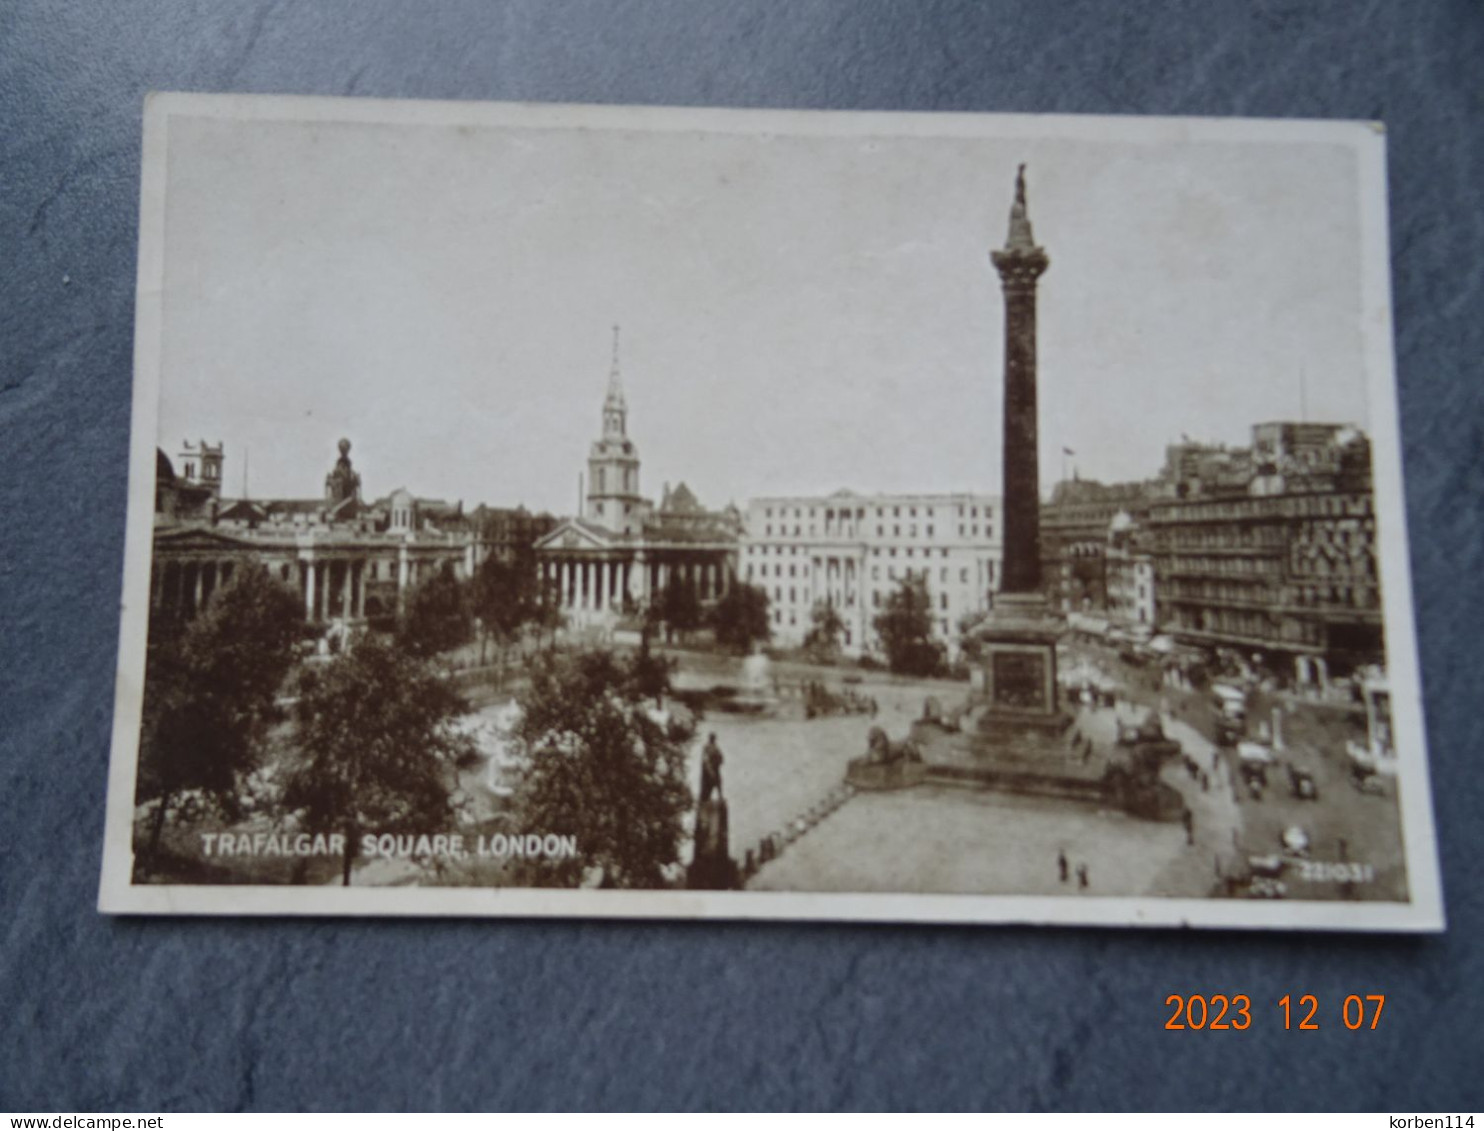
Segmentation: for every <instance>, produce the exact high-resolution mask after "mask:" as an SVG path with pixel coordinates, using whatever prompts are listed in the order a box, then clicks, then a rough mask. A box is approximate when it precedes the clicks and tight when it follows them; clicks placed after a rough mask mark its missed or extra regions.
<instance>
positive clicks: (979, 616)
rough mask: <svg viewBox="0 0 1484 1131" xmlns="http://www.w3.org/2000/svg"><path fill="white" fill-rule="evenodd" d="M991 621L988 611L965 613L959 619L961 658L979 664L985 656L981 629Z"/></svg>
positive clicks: (969, 662) (968, 662)
mask: <svg viewBox="0 0 1484 1131" xmlns="http://www.w3.org/2000/svg"><path fill="white" fill-rule="evenodd" d="M988 621H989V614H988V613H987V612H983V611H980V612H973V613H965V614H964V615H963V616H961V617H959V619H958V639H959V646H958V648H959V653H958V654H959V658H960V659H961V660H963V661H964V662H965V663H967V664H977V663H978V662H979V661H980V660H982V659H983V658H984V639H983V637H982V636H981V635H980V633H979V630H980V629H981V628H983V627H984V625H985V624H986V623H987V622H988Z"/></svg>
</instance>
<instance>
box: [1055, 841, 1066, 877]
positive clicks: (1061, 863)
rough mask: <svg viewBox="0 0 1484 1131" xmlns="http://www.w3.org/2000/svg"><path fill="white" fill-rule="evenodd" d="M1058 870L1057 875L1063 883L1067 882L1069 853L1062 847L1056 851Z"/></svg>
mask: <svg viewBox="0 0 1484 1131" xmlns="http://www.w3.org/2000/svg"><path fill="white" fill-rule="evenodd" d="M1056 872H1057V876H1058V877H1059V878H1060V879H1061V882H1062V883H1066V882H1067V854H1066V852H1065V851H1064V850H1062V849H1058V850H1057V853H1056Z"/></svg>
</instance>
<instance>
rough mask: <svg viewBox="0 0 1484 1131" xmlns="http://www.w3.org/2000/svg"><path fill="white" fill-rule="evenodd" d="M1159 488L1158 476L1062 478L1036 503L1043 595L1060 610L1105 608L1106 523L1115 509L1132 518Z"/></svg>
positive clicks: (1140, 515)
mask: <svg viewBox="0 0 1484 1131" xmlns="http://www.w3.org/2000/svg"><path fill="white" fill-rule="evenodd" d="M1163 491H1164V484H1163V483H1162V482H1161V481H1160V480H1147V481H1136V482H1132V483H1099V482H1097V481H1096V480H1091V479H1064V480H1062V481H1061V482H1060V483H1058V484H1057V485H1056V486H1055V487H1054V488H1052V492H1051V500H1050V502H1046V503H1043V504H1042V505H1041V577H1042V584H1043V586H1044V587H1045V590H1046V598H1047V600H1048V601H1049V602H1050V604H1051V607H1052V608H1053V609H1057V610H1059V611H1061V612H1063V613H1092V614H1095V615H1101V614H1103V613H1105V612H1109V611H1111V610H1110V609H1109V603H1110V600H1111V597H1110V594H1109V592H1108V585H1109V579H1108V577H1107V570H1108V564H1107V562H1106V560H1105V558H1106V555H1107V553H1108V547H1109V543H1108V531H1109V526H1110V524H1111V523H1112V522H1113V520H1114V518H1115V517H1116V516H1117V515H1120V514H1122V515H1125V516H1126V517H1127V518H1129V519H1130V520H1131V521H1132V522H1133V523H1134V524H1136V525H1137V524H1141V523H1143V522H1144V521H1145V520H1146V519H1147V518H1148V516H1149V505H1150V503H1151V502H1152V501H1153V500H1154V499H1156V498H1158V497H1159V496H1160V495H1161V493H1162V492H1163Z"/></svg>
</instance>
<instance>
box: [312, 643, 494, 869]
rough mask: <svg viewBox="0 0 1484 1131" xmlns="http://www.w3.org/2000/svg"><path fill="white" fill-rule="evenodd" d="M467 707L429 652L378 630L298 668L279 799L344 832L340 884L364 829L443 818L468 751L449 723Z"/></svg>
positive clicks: (437, 826)
mask: <svg viewBox="0 0 1484 1131" xmlns="http://www.w3.org/2000/svg"><path fill="white" fill-rule="evenodd" d="M465 710H466V706H465V704H464V702H463V700H462V699H461V698H460V697H459V695H458V693H457V692H456V691H454V689H453V688H452V687H450V686H449V684H448V683H447V682H445V681H444V680H443V679H441V678H439V676H438V675H437V674H436V673H435V672H434V671H433V670H432V669H431V668H429V667H428V665H427V663H426V662H425V661H423V660H420V659H418V658H417V657H415V656H411V655H408V654H407V653H406V652H405V651H403V650H402V649H401V648H399V647H398V646H397V645H396V644H395V643H393V642H389V641H386V640H383V639H382V638H380V637H376V636H367V637H365V638H364V639H362V640H361V641H360V642H359V643H358V644H357V645H356V646H355V648H354V649H352V650H351V651H350V652H348V653H345V654H344V655H341V656H337V657H336V658H335V659H333V660H331V661H330V662H329V663H328V664H326V665H325V666H324V667H323V668H321V669H320V670H318V671H306V672H305V673H304V676H303V680H302V693H301V695H300V698H299V704H298V712H297V716H298V746H299V759H298V762H297V764H296V765H295V766H294V768H293V770H292V771H291V773H290V775H289V779H288V784H287V787H286V788H285V790H284V797H283V802H284V806H285V808H286V809H287V810H289V811H290V812H296V813H298V814H299V816H300V818H301V820H302V821H303V823H304V825H305V827H306V828H309V829H312V830H314V831H316V832H329V833H340V834H341V835H342V836H344V837H345V851H344V855H343V857H342V873H341V882H342V883H343V884H344V885H345V886H347V887H349V886H350V871H351V865H352V864H353V863H354V861H355V857H356V855H357V852H358V850H359V847H360V839H361V836H362V835H363V834H365V833H375V834H377V835H380V834H382V833H429V832H438V831H441V830H443V829H446V828H448V827H449V825H450V824H451V822H452V820H453V818H454V806H453V802H452V796H453V792H454V789H455V787H456V785H457V773H456V771H457V770H458V768H459V767H460V766H461V765H464V764H467V762H468V760H469V759H471V758H472V757H473V756H474V746H473V742H472V740H471V739H470V738H469V737H468V736H467V735H464V734H460V733H458V732H457V731H456V730H455V729H454V726H453V724H454V721H455V720H456V719H457V718H458V717H459V716H460V715H462V714H463V713H464V712H465Z"/></svg>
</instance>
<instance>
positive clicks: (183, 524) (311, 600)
mask: <svg viewBox="0 0 1484 1131" xmlns="http://www.w3.org/2000/svg"><path fill="white" fill-rule="evenodd" d="M201 447H202V448H203V449H204V448H205V447H206V445H205V444H202V445H201ZM211 450H212V451H213V452H214V453H215V454H216V456H217V464H216V471H215V474H213V475H211V476H210V477H209V478H208V479H207V480H206V481H202V480H203V468H202V464H201V463H200V462H199V461H195V462H188V463H183V464H182V474H180V475H177V474H176V472H175V469H174V467H173V465H172V464H171V462H170V460H169V458H168V457H167V456H166V455H165V454H164V453H163V452H158V453H157V455H156V490H155V498H156V506H155V524H154V554H153V566H152V576H151V585H150V608H151V612H152V614H154V615H157V616H159V615H162V616H167V617H173V618H178V619H182V620H189V619H190V618H192V617H194V616H195V615H196V614H197V613H198V612H199V611H200V610H201V609H203V608H204V607H205V605H206V603H207V601H209V600H210V599H211V594H212V593H213V592H214V591H215V590H216V589H217V588H218V587H219V586H221V585H222V584H224V583H225V582H226V581H228V580H229V579H230V578H231V576H232V573H233V572H234V570H236V569H237V568H239V567H240V566H241V565H242V564H243V563H244V562H249V561H255V562H260V563H261V564H262V565H264V566H265V567H266V568H267V569H268V572H269V574H270V575H271V576H273V577H276V578H277V579H278V580H280V581H281V582H283V583H284V584H285V585H288V586H290V587H292V588H293V589H294V590H295V591H296V592H298V593H299V595H300V596H301V598H302V599H303V601H304V616H305V619H306V620H307V621H309V622H310V623H312V624H322V623H329V622H332V621H341V622H345V623H355V622H359V621H366V620H369V619H372V618H375V617H382V616H392V615H394V614H395V613H396V612H397V610H398V609H399V608H400V607H401V602H402V600H403V597H404V595H405V594H406V592H407V590H408V589H410V588H411V587H412V586H415V585H416V584H418V583H419V582H420V581H422V580H424V579H426V578H428V577H431V576H432V575H433V574H434V573H436V572H437V571H438V570H441V569H442V568H443V567H444V566H445V565H446V566H449V567H450V568H452V569H453V570H454V572H455V573H456V574H457V575H458V576H461V577H464V576H468V575H469V574H470V573H471V572H472V571H473V569H474V567H475V564H476V562H475V557H476V538H475V537H474V535H473V533H472V531H471V524H470V523H469V522H468V521H467V520H466V519H465V517H464V515H463V508H462V506H460V505H452V506H450V505H449V504H447V503H443V502H441V501H438V500H427V499H419V498H417V497H415V496H414V495H413V494H412V493H411V492H410V491H407V490H405V489H401V490H397V491H394V492H392V493H391V494H390V495H388V496H387V497H386V498H384V499H381V500H378V501H377V502H375V503H370V504H368V503H366V502H364V501H363V500H362V498H361V479H360V475H359V474H358V473H357V472H356V471H355V470H354V468H353V467H352V465H351V460H350V442H349V441H348V440H341V441H340V458H339V460H338V461H337V462H336V464H335V466H334V468H333V469H332V470H331V471H330V473H329V474H328V475H327V476H326V478H325V492H324V496H323V497H322V498H318V499H235V500H224V499H221V498H220V497H219V493H218V492H219V488H220V455H221V451H222V448H221V445H217V446H216V447H215V448H214V449H211ZM186 472H188V473H189V474H185V473H186Z"/></svg>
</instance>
